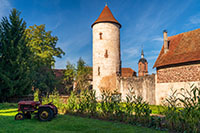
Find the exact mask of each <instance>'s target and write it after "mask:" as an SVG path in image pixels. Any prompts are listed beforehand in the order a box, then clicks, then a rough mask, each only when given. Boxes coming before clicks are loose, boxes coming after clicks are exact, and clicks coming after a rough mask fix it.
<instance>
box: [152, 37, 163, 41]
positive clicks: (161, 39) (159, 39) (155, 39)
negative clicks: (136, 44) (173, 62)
mask: <svg viewBox="0 0 200 133" xmlns="http://www.w3.org/2000/svg"><path fill="white" fill-rule="evenodd" d="M152 40H153V41H160V42H162V41H163V38H162V37H156V38H153V39H152Z"/></svg>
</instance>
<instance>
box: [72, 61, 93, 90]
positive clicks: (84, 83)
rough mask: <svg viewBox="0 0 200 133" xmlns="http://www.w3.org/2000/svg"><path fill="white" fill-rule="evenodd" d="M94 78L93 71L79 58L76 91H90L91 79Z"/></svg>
mask: <svg viewBox="0 0 200 133" xmlns="http://www.w3.org/2000/svg"><path fill="white" fill-rule="evenodd" d="M91 78H92V69H91V68H90V67H89V66H87V65H86V63H85V61H84V60H83V59H82V58H79V60H78V62H77V72H76V77H75V82H76V87H75V89H76V90H86V89H89V86H90V82H89V81H90V79H91Z"/></svg>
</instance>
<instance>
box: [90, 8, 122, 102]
mask: <svg viewBox="0 0 200 133" xmlns="http://www.w3.org/2000/svg"><path fill="white" fill-rule="evenodd" d="M120 28H121V24H120V23H119V22H118V21H117V20H116V19H115V18H114V16H113V15H112V13H111V11H110V9H109V8H108V6H107V5H106V6H105V7H104V9H103V11H102V12H101V14H100V16H99V18H98V19H97V20H96V21H95V22H94V23H93V24H92V29H93V89H94V90H96V96H97V97H98V98H100V96H101V93H102V91H114V90H116V89H118V82H117V77H118V76H120V74H121V57H120Z"/></svg>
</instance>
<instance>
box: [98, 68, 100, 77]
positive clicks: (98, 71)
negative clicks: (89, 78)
mask: <svg viewBox="0 0 200 133" xmlns="http://www.w3.org/2000/svg"><path fill="white" fill-rule="evenodd" d="M98 76H100V67H98Z"/></svg>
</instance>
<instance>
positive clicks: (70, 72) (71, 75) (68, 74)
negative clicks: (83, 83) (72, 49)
mask: <svg viewBox="0 0 200 133" xmlns="http://www.w3.org/2000/svg"><path fill="white" fill-rule="evenodd" d="M75 76H76V67H75V65H73V64H71V63H70V62H69V61H68V62H67V65H66V70H65V71H64V79H63V82H64V85H65V90H66V93H68V94H70V91H71V90H73V83H74V80H75Z"/></svg>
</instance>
